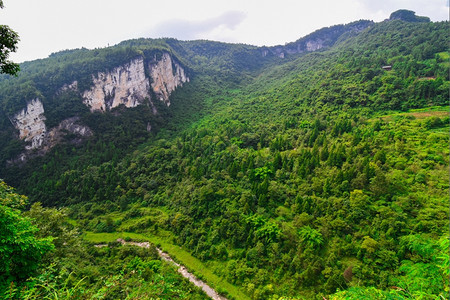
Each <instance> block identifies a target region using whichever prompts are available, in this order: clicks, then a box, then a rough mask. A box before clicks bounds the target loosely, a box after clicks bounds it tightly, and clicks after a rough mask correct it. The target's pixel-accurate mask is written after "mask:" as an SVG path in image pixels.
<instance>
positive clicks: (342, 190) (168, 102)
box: [0, 11, 450, 300]
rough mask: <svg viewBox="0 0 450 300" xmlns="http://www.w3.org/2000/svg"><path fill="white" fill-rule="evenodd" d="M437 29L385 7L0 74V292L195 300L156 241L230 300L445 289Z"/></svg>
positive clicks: (442, 72)
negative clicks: (267, 39) (296, 30)
mask: <svg viewBox="0 0 450 300" xmlns="http://www.w3.org/2000/svg"><path fill="white" fill-rule="evenodd" d="M411 13H412V14H411ZM448 28H449V25H448V22H430V20H429V19H428V18H426V17H418V16H415V15H414V13H413V12H407V11H406V12H405V11H398V12H394V13H393V14H392V15H391V17H390V18H389V19H387V20H385V21H383V22H379V23H375V22H372V21H367V20H360V21H355V22H352V23H350V24H346V25H336V26H332V27H328V28H323V29H321V30H318V31H316V32H314V33H312V34H310V35H307V36H305V37H303V38H300V39H299V40H297V41H295V42H292V43H286V44H285V45H284V46H281V45H280V46H274V47H257V46H251V45H245V44H232V43H222V42H214V41H206V40H196V41H180V40H176V39H170V38H167V39H143V38H142V39H134V40H128V41H124V42H121V43H119V44H117V45H115V46H111V47H106V48H99V49H93V50H88V49H84V48H82V49H74V50H66V51H62V52H58V53H54V54H52V55H50V56H49V57H48V58H47V59H42V60H36V61H31V62H25V63H23V64H21V71H20V74H19V76H18V77H13V76H8V75H1V74H0V164H1V167H0V178H1V180H0V212H1V213H2V217H1V218H0V228H2V230H1V232H2V233H0V240H1V241H2V242H0V252H1V253H2V255H3V256H4V257H5V258H6V259H5V260H4V262H3V264H0V274H2V276H1V278H0V298H1V297H3V298H5V299H6V298H8V297H9V298H11V299H39V298H42V299H44V298H48V299H60V298H61V299H208V296H207V295H206V294H205V293H204V292H203V291H201V290H200V289H199V288H197V287H195V286H194V285H192V284H191V283H190V282H189V280H187V279H186V278H183V276H182V275H181V274H180V273H179V271H178V272H177V268H175V267H174V266H173V265H171V264H168V263H166V261H165V260H168V259H165V258H164V257H165V256H164V257H163V258H162V259H161V251H164V252H165V253H167V255H169V256H170V258H171V259H173V261H175V262H176V263H177V264H179V265H182V266H184V267H185V268H186V269H187V270H189V272H190V273H191V274H192V276H191V275H187V277H190V278H193V276H195V277H196V278H197V279H199V280H202V281H203V282H204V283H205V285H208V286H210V287H211V288H212V289H214V290H215V291H216V292H217V293H218V294H220V297H224V298H226V299H270V300H275V299H277V300H278V299H291V300H294V299H336V300H337V299H448V294H449V281H448V275H449V271H448V270H449V255H448V252H449V239H448V235H449V226H448V225H449V224H448V222H449V221H448V220H449V207H448V189H449V180H448V179H449V177H448V175H449V155H450V152H449V149H450V145H449V139H448V133H449V130H450V121H449V120H450V119H449V114H450V107H449V103H448V99H449V98H448V91H449V88H450V81H449V79H450V78H449V68H450V62H449V60H448V59H449V53H448V43H449V36H448ZM386 66H389V68H386ZM22 195H24V196H22ZM118 239H120V240H118ZM130 243H131V244H130ZM133 243H145V247H136V245H133ZM96 245H97V246H98V245H103V246H105V247H95V246H96ZM142 245H144V244H142ZM147 246H148V247H147ZM10 262H11V263H10ZM177 267H179V266H177ZM185 277H186V275H185Z"/></svg>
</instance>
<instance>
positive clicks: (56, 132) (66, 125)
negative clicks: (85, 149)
mask: <svg viewBox="0 0 450 300" xmlns="http://www.w3.org/2000/svg"><path fill="white" fill-rule="evenodd" d="M38 106H39V105H38ZM27 108H28V106H27ZM31 109H33V111H34V112H36V111H39V110H37V109H36V104H35V105H34V108H33V107H31ZM42 112H43V110H42ZM21 113H22V112H21ZM25 115H26V114H25ZM28 115H29V116H31V115H32V113H31V111H30V113H29V114H28ZM40 116H41V117H42V116H43V114H40ZM22 120H24V118H22ZM44 120H45V118H44ZM79 120H80V118H79V117H72V118H68V119H66V120H63V121H62V122H61V123H59V124H58V126H56V127H54V128H52V129H50V130H49V131H43V132H42V133H41V134H38V133H39V132H40V131H36V134H38V135H36V136H35V137H34V138H33V139H32V141H33V140H34V141H35V143H34V144H33V143H32V146H29V147H27V148H26V150H27V151H25V152H22V153H21V154H19V155H18V156H17V157H16V158H13V159H10V160H8V161H7V163H8V164H20V163H24V162H26V161H27V160H28V159H29V158H30V157H35V156H39V155H44V154H46V153H47V152H48V151H49V150H50V149H52V148H53V147H54V146H56V145H57V144H58V143H60V142H61V141H62V140H63V139H64V137H65V136H67V134H72V135H73V136H72V137H71V139H70V140H68V142H69V143H72V144H78V143H80V142H82V140H83V138H85V137H90V136H92V135H93V132H92V130H91V129H90V128H89V127H88V126H86V125H83V124H80V123H79ZM44 126H45V125H44ZM19 130H20V129H19ZM20 132H21V133H22V130H21V131H20ZM21 138H22V139H24V138H25V141H27V140H26V137H22V136H21ZM30 150H34V151H30Z"/></svg>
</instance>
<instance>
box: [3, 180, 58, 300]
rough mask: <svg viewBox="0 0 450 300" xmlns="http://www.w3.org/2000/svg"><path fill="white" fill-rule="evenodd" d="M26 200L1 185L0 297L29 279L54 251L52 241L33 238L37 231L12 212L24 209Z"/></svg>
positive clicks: (23, 218) (9, 188)
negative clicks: (49, 252) (8, 289)
mask: <svg viewBox="0 0 450 300" xmlns="http://www.w3.org/2000/svg"><path fill="white" fill-rule="evenodd" d="M25 199H26V198H24V197H23V196H19V195H17V194H16V193H14V190H13V189H12V188H11V187H9V186H7V185H6V184H5V183H4V182H3V181H0V257H1V258H2V259H1V260H0V297H1V296H2V295H3V296H5V295H7V294H9V293H8V291H7V288H10V289H11V288H12V287H14V285H15V286H18V285H20V284H21V283H23V282H24V281H25V280H26V279H27V278H28V277H29V276H31V275H32V274H33V272H34V271H35V270H36V269H37V268H38V265H39V262H40V261H41V259H42V257H43V256H44V255H45V253H47V252H48V251H50V250H52V249H53V244H52V240H51V238H41V239H39V238H36V236H35V235H36V232H37V230H38V229H37V228H36V227H35V226H33V225H32V224H31V221H30V219H28V218H26V217H24V216H22V214H21V212H20V210H19V209H17V208H15V207H23V205H24V203H23V201H24V200H25ZM5 204H7V205H8V206H7V205H5ZM5 293H7V294H5Z"/></svg>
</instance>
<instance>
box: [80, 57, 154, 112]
mask: <svg viewBox="0 0 450 300" xmlns="http://www.w3.org/2000/svg"><path fill="white" fill-rule="evenodd" d="M93 81H94V86H93V87H92V88H91V89H90V90H88V91H85V92H83V94H82V96H83V99H84V100H83V102H84V103H85V104H86V105H87V106H89V107H90V109H91V111H106V110H110V109H112V108H114V107H117V106H119V105H121V104H123V105H125V106H126V107H136V106H137V105H139V104H142V103H143V102H144V99H145V98H148V99H150V94H149V87H150V84H149V80H148V78H146V76H145V70H144V59H143V58H137V59H134V60H132V61H131V62H129V63H128V64H126V65H123V66H120V67H117V68H114V69H113V70H112V71H110V72H99V73H98V74H97V76H93Z"/></svg>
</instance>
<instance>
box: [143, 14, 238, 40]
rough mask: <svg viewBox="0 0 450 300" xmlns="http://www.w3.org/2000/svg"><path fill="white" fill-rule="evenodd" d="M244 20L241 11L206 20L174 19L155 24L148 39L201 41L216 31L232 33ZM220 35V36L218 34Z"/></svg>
mask: <svg viewBox="0 0 450 300" xmlns="http://www.w3.org/2000/svg"><path fill="white" fill-rule="evenodd" d="M244 19H245V13H243V12H241V11H229V12H225V13H223V14H221V15H220V16H217V17H214V18H209V19H206V20H201V21H198V20H194V21H190V20H182V19H174V20H168V21H164V22H162V23H160V24H157V25H156V26H155V27H154V28H153V29H151V30H150V32H149V36H150V37H175V38H178V39H181V40H192V39H201V38H204V37H206V36H208V34H211V33H214V34H215V35H217V32H218V31H224V30H229V31H233V30H235V29H236V26H237V25H239V24H240V23H242V21H243V20H244ZM219 35H220V34H219Z"/></svg>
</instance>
